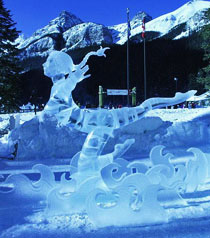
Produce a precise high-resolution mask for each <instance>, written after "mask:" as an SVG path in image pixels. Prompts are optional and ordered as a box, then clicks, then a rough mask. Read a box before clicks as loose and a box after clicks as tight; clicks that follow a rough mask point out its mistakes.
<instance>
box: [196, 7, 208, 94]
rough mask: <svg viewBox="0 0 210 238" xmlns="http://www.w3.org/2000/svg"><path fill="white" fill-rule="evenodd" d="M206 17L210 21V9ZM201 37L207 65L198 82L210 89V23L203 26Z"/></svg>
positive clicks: (201, 71)
mask: <svg viewBox="0 0 210 238" xmlns="http://www.w3.org/2000/svg"><path fill="white" fill-rule="evenodd" d="M206 19H207V20H208V21H210V10H208V11H207V12H206ZM201 37H202V40H203V43H202V48H203V49H204V51H205V55H204V61H205V62H206V67H204V68H203V69H201V70H200V72H199V75H198V82H199V83H201V84H203V86H204V87H205V89H207V90H210V24H208V25H206V26H205V27H204V28H203V30H202V32H201Z"/></svg>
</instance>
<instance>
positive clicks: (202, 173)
mask: <svg viewBox="0 0 210 238" xmlns="http://www.w3.org/2000/svg"><path fill="white" fill-rule="evenodd" d="M188 152H192V153H193V155H194V156H193V159H190V160H189V161H188V162H187V165H186V167H187V177H186V179H185V182H186V184H187V189H186V191H187V192H194V191H195V190H196V189H197V188H198V186H199V185H200V184H204V183H205V181H206V179H207V177H208V161H207V158H206V156H205V154H204V153H203V152H202V151H201V150H199V149H198V148H190V149H188Z"/></svg>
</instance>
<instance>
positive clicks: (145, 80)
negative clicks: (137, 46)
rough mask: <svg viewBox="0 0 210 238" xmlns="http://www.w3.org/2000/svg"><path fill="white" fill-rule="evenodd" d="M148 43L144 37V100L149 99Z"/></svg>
mask: <svg viewBox="0 0 210 238" xmlns="http://www.w3.org/2000/svg"><path fill="white" fill-rule="evenodd" d="M146 70H147V69H146V42H145V37H144V100H146V99H147V72H146Z"/></svg>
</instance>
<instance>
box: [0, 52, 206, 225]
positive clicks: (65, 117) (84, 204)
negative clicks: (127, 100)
mask: <svg viewBox="0 0 210 238" xmlns="http://www.w3.org/2000/svg"><path fill="white" fill-rule="evenodd" d="M105 50H107V48H104V49H103V48H100V49H99V50H98V51H96V52H90V53H89V54H87V55H86V56H85V58H84V59H83V60H82V62H81V63H80V64H79V65H74V64H73V61H72V59H71V57H70V56H68V55H67V54H66V53H64V52H58V51H54V52H52V53H51V54H50V56H49V57H48V59H47V61H46V63H45V64H44V65H43V66H44V72H45V74H46V75H47V76H49V77H51V78H52V82H53V87H52V90H51V95H50V99H49V101H48V103H47V105H46V107H45V109H44V111H43V113H42V115H41V117H40V120H44V118H45V116H52V115H55V116H56V118H57V120H58V123H60V125H61V126H62V125H66V126H71V127H74V128H76V129H77V130H80V131H82V132H86V133H88V135H87V138H86V140H85V143H84V145H83V147H82V150H81V152H79V153H77V154H76V155H75V156H74V157H73V158H72V160H71V164H70V166H69V171H70V179H66V178H65V173H64V174H63V175H62V177H61V179H60V181H58V182H55V179H54V177H53V173H52V172H51V171H50V169H49V168H46V167H45V166H42V165H37V166H35V167H33V170H38V171H39V172H40V173H41V175H42V176H41V179H40V180H39V181H37V182H36V183H34V182H31V181H29V179H27V178H26V177H25V176H24V175H11V176H9V177H8V178H7V179H6V180H5V181H4V182H2V183H1V184H0V186H7V185H8V186H9V185H11V184H13V186H12V188H11V190H10V191H7V192H3V191H1V190H0V201H5V198H6V199H9V198H10V197H11V196H15V197H16V199H17V200H18V199H24V198H28V197H29V198H31V197H35V198H36V199H38V200H46V201H47V207H46V214H47V215H49V216H50V215H59V214H74V213H86V214H87V215H88V217H89V218H90V219H91V220H92V222H93V223H94V224H95V225H96V226H98V227H104V226H113V225H115V226H123V225H139V224H141V225H142V224H150V223H162V222H167V221H168V217H167V213H166V211H165V208H167V206H170V201H173V203H174V204H177V205H179V206H187V202H186V201H185V200H184V198H182V194H183V193H185V192H191V191H194V190H195V189H198V188H199V184H201V183H205V181H206V178H207V175H208V169H207V168H206V167H207V166H206V163H207V162H206V159H205V158H204V156H203V153H202V152H201V151H198V150H196V149H195V148H194V149H190V150H189V151H190V152H193V153H194V157H195V159H194V160H192V161H189V162H188V163H187V164H186V165H183V164H179V165H176V166H174V165H173V164H172V163H171V161H170V158H171V157H172V155H171V154H166V155H163V149H164V147H162V146H157V147H154V148H153V149H152V151H151V153H150V162H151V166H147V165H145V164H144V163H143V162H141V161H132V162H128V161H126V160H125V159H124V158H123V155H124V153H125V152H126V151H127V150H129V148H130V147H131V146H132V144H133V143H134V139H132V138H131V139H128V140H126V141H125V142H124V143H122V144H117V145H115V147H114V151H113V152H112V153H110V154H104V155H102V152H103V149H104V146H105V144H106V143H107V141H108V139H109V138H110V137H111V136H113V131H114V130H115V129H117V128H120V127H123V126H125V125H128V124H130V123H132V122H134V121H137V120H139V119H140V118H142V117H143V116H144V115H145V113H146V112H147V111H148V110H151V109H153V108H158V107H166V106H169V105H173V104H178V103H181V102H183V101H185V100H186V99H187V98H189V97H191V96H192V95H194V94H195V91H189V92H187V93H177V94H176V95H175V97H173V98H151V99H148V100H146V101H145V102H143V103H142V104H141V105H140V106H137V107H134V108H128V107H125V108H121V109H113V110H105V109H99V110H96V111H87V110H82V109H80V108H78V107H77V105H76V104H75V103H74V100H73V98H72V91H73V89H74V88H75V86H76V84H77V83H78V82H80V81H81V80H83V79H86V78H87V77H89V75H85V74H86V72H87V71H88V66H86V63H87V60H88V58H89V57H90V56H91V55H97V56H105ZM198 154H199V156H201V157H202V158H201V159H198V156H197V155H198ZM194 171H196V178H198V177H199V178H200V179H199V180H196V179H192V177H193V173H194ZM14 176H15V177H14ZM20 188H21V190H20ZM27 194H30V195H27ZM151 214H152V215H151Z"/></svg>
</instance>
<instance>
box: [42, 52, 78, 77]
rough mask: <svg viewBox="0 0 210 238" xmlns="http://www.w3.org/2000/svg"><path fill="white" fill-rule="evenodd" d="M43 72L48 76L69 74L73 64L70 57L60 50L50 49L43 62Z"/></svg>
mask: <svg viewBox="0 0 210 238" xmlns="http://www.w3.org/2000/svg"><path fill="white" fill-rule="evenodd" d="M43 68H44V74H45V75H46V76H48V77H50V78H52V80H53V78H56V77H57V78H59V76H62V75H66V74H70V73H71V72H72V71H73V70H74V68H75V66H74V63H73V61H72V58H71V57H70V56H69V55H68V54H66V53H64V52H61V51H52V52H51V53H50V55H49V56H48V58H47V60H46V62H45V63H44V64H43Z"/></svg>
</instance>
